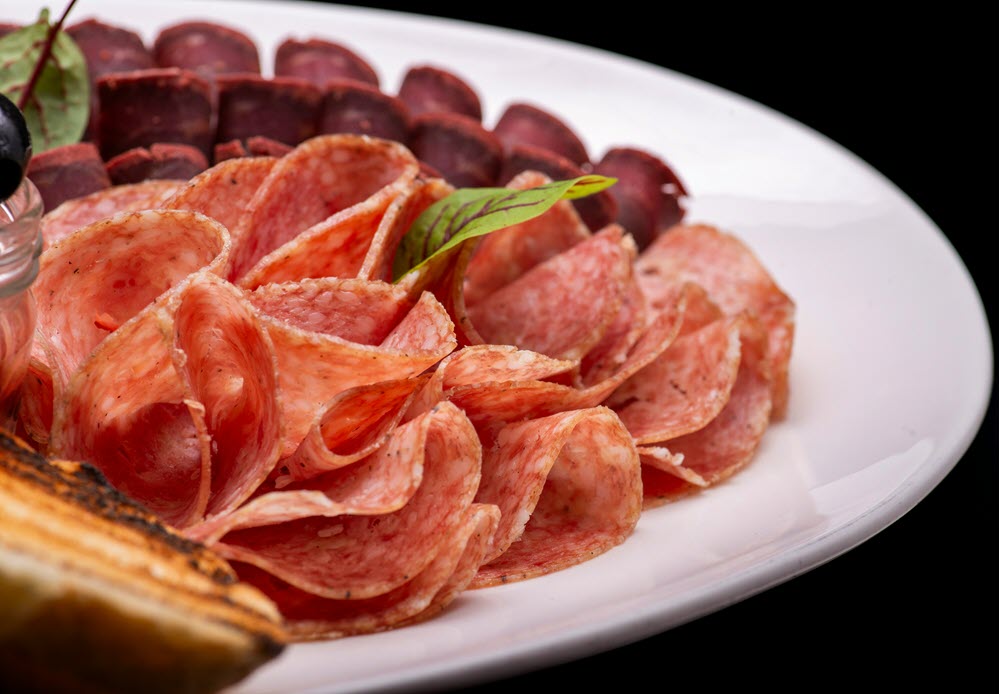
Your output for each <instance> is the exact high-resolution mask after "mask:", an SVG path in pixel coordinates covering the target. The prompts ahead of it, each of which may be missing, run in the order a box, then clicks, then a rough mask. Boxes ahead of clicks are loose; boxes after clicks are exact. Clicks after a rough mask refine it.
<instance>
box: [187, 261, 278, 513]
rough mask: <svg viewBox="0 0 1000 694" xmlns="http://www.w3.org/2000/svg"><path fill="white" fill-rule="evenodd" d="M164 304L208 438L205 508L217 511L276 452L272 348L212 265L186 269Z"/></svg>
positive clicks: (235, 499)
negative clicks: (185, 278)
mask: <svg viewBox="0 0 1000 694" xmlns="http://www.w3.org/2000/svg"><path fill="white" fill-rule="evenodd" d="M168 308H169V310H170V312H171V313H172V321H173V334H174V340H175V349H177V350H178V351H179V352H181V353H182V354H183V355H184V356H185V359H184V361H183V367H182V368H183V373H184V376H185V378H186V379H187V380H188V382H189V383H190V384H191V392H192V394H193V395H194V397H195V398H196V399H197V401H198V402H199V403H201V405H202V406H203V407H204V411H205V425H206V428H207V430H208V434H209V436H211V441H212V447H211V486H210V493H209V497H208V500H207V506H206V509H205V513H206V514H208V515H214V514H219V513H225V512H226V511H230V510H232V509H234V508H236V507H237V506H238V505H239V504H241V503H242V502H244V501H245V500H246V499H248V498H249V497H250V495H251V494H252V493H253V492H254V491H255V490H256V489H257V487H258V486H260V484H261V483H262V482H263V481H264V480H265V479H266V478H267V476H268V475H269V474H270V473H271V470H272V469H273V468H274V465H275V463H276V462H277V460H278V455H279V454H280V452H281V440H282V436H281V435H282V421H281V418H280V412H281V407H280V405H279V401H278V398H279V396H278V372H277V362H276V359H275V356H274V348H273V347H272V345H271V342H270V338H269V337H268V335H267V332H266V331H265V330H264V328H263V326H261V324H260V321H259V320H258V319H257V317H256V315H255V314H254V312H253V310H252V309H251V307H250V304H249V302H248V300H247V297H246V296H245V295H244V294H243V292H242V291H240V290H239V289H237V288H236V287H234V286H233V285H231V284H229V283H228V282H226V281H225V280H223V279H222V278H220V277H219V276H218V275H215V274H214V273H211V272H206V271H203V272H201V273H198V274H196V275H195V276H193V277H192V281H191V282H189V283H188V285H187V286H186V287H184V289H183V291H181V292H178V293H177V294H176V297H175V300H174V302H172V305H169V306H168Z"/></svg>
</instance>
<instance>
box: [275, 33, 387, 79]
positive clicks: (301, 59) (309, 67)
mask: <svg viewBox="0 0 1000 694" xmlns="http://www.w3.org/2000/svg"><path fill="white" fill-rule="evenodd" d="M274 74H275V75H276V76H278V77H298V78H300V79H305V80H308V81H310V82H312V83H313V84H315V85H316V86H317V87H321V88H326V86H327V84H328V83H329V82H330V81H332V80H353V81H355V82H360V83H362V84H367V85H370V86H372V87H375V88H376V89H377V88H378V86H379V77H378V73H377V72H376V71H375V68H374V67H372V65H371V63H369V62H368V61H367V60H366V59H365V58H362V57H361V56H360V55H359V54H358V53H356V52H355V51H353V50H351V49H350V48H348V47H347V46H345V45H343V44H341V43H336V42H334V41H328V40H326V39H320V38H310V39H305V40H302V39H296V38H287V39H285V40H284V41H282V42H281V43H280V44H278V48H277V50H276V51H275V53H274Z"/></svg>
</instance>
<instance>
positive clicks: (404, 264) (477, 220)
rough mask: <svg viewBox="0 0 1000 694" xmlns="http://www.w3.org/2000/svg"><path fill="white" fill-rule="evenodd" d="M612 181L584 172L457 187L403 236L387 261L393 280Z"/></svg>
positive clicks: (613, 180)
mask: <svg viewBox="0 0 1000 694" xmlns="http://www.w3.org/2000/svg"><path fill="white" fill-rule="evenodd" d="M617 180H618V179H615V178H609V177H607V176H597V175H587V176H580V177H578V178H574V179H570V180H567V181H553V182H551V183H546V184H544V185H540V186H536V187H534V188H528V189H526V190H514V189H511V188H460V189H458V190H456V191H455V192H453V193H452V194H451V195H449V196H448V197H446V198H444V199H443V200H439V201H438V202H436V203H434V204H433V205H431V206H430V207H428V208H427V209H426V210H424V211H423V213H421V215H420V216H419V217H417V219H416V221H415V222H414V223H413V226H411V227H410V229H409V230H408V231H407V232H406V234H405V235H404V236H403V238H402V240H401V241H400V244H399V247H398V248H397V249H396V257H395V259H394V261H393V266H392V278H393V281H399V279H400V278H401V277H403V275H405V274H407V273H409V272H411V271H413V270H416V269H417V268H419V267H420V266H422V265H423V264H424V263H426V262H427V261H428V260H430V259H431V258H433V257H435V256H437V255H439V254H443V253H446V252H448V251H449V250H451V249H453V248H455V247H456V246H458V245H459V244H460V243H462V242H463V241H467V240H468V239H471V238H475V237H476V236H482V235H484V234H489V233H490V232H493V231H497V230H499V229H504V228H506V227H509V226H513V225H515V224H520V223H521V222H526V221H528V220H529V219H533V218H534V217H538V216H540V215H541V214H543V213H544V212H545V211H546V210H548V209H549V208H551V207H552V206H553V205H555V204H556V202H558V201H559V200H574V199H576V198H582V197H586V196H588V195H593V194H594V193H598V192H600V191H602V190H604V189H605V188H608V187H610V186H612V185H614V184H615V183H616V182H617Z"/></svg>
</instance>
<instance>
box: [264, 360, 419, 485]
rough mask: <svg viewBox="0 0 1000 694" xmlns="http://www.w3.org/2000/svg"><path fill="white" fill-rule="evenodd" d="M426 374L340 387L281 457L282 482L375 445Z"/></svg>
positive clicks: (312, 473) (348, 460)
mask: <svg viewBox="0 0 1000 694" xmlns="http://www.w3.org/2000/svg"><path fill="white" fill-rule="evenodd" d="M426 380H427V379H426V378H417V377H414V378H407V379H403V380H398V381H385V382H382V383H373V384H371V385H364V386H358V387H356V388H351V389H349V390H346V391H344V392H343V393H339V394H337V395H335V396H334V397H333V399H332V400H331V401H330V402H329V403H327V405H326V407H324V409H323V410H322V411H321V412H320V413H319V414H318V415H317V418H316V421H315V422H314V423H313V425H312V427H311V428H310V429H309V432H308V433H307V434H306V437H305V439H303V441H302V443H301V444H299V446H298V447H297V448H296V449H295V452H294V453H292V455H290V456H289V457H288V458H286V459H284V460H283V461H282V462H281V465H282V477H280V478H278V479H277V480H276V485H277V487H278V488H281V487H282V486H284V485H287V484H288V483H289V482H291V481H295V480H304V479H308V478H310V477H315V476H316V475H319V474H321V473H323V472H326V471H328V470H335V469H337V468H341V467H344V466H345V465H350V464H351V463H353V462H355V461H357V460H360V459H361V458H364V457H366V456H368V455H371V454H372V453H373V452H374V451H375V450H376V449H377V448H379V447H380V446H381V445H382V444H383V443H385V441H386V439H387V438H388V437H389V435H390V434H391V433H392V432H393V431H394V430H395V429H396V427H397V426H399V423H400V422H401V421H402V419H403V416H404V415H405V414H406V413H407V411H408V409H409V406H410V403H411V402H412V401H413V398H414V396H415V394H416V393H417V391H418V390H419V389H420V388H421V386H423V385H424V383H425V382H426Z"/></svg>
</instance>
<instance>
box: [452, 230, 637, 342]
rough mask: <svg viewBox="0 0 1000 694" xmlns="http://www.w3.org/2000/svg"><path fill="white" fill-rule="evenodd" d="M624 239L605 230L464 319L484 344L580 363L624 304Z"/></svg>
mask: <svg viewBox="0 0 1000 694" xmlns="http://www.w3.org/2000/svg"><path fill="white" fill-rule="evenodd" d="M624 241H625V240H624V239H623V237H622V234H621V228H620V227H617V226H613V227H609V228H608V229H607V230H605V231H603V232H601V233H599V234H596V235H594V236H593V237H591V238H589V239H587V240H586V241H583V242H582V243H579V244H577V245H575V246H573V247H572V248H570V249H569V250H568V251H565V252H564V253H560V254H559V255H557V256H555V257H553V258H551V259H549V260H547V261H546V262H544V263H541V264H539V265H536V266H535V267H534V268H532V269H531V270H529V271H528V272H526V273H525V274H523V275H522V276H521V277H519V278H518V279H517V280H515V281H514V282H511V283H510V284H508V285H507V286H505V287H504V288H502V289H500V290H498V291H496V292H494V293H492V294H491V295H489V296H488V297H486V298H484V299H483V300H482V301H480V302H478V303H477V304H475V305H472V306H469V307H468V310H469V318H470V319H471V321H472V323H473V325H475V327H476V330H477V331H478V332H479V334H480V335H482V337H483V339H484V340H485V341H486V342H492V343H496V344H511V345H516V346H518V347H521V348H524V349H530V350H533V351H536V352H541V353H543V354H547V355H549V356H551V357H555V358H559V359H580V358H581V357H582V356H583V355H584V354H586V353H587V351H588V350H590V349H591V348H592V347H594V346H595V345H596V344H597V343H598V342H599V341H600V339H601V337H602V336H603V335H604V332H605V330H606V329H607V328H608V326H609V325H610V324H611V322H612V321H613V320H614V318H615V315H616V314H617V313H618V310H619V308H620V307H621V305H622V301H623V300H624V295H625V292H626V289H627V287H628V281H629V276H630V273H631V255H630V250H629V247H628V244H627V243H625V242H624ZM569 287H575V289H574V290H572V291H570V290H568V288H569ZM525 306H530V307H531V310H529V311H526V310H525Z"/></svg>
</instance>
